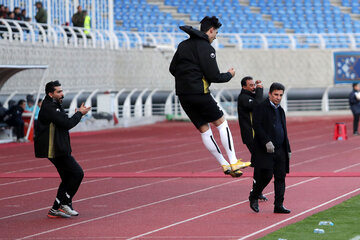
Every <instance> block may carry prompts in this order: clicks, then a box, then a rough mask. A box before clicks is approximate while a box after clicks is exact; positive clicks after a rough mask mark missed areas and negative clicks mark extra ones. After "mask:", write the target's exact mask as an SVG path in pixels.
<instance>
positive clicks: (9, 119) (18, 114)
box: [5, 105, 24, 126]
mask: <svg viewBox="0 0 360 240" xmlns="http://www.w3.org/2000/svg"><path fill="white" fill-rule="evenodd" d="M23 112H24V109H23V108H22V107H20V106H19V105H14V106H12V107H10V109H9V110H7V111H6V113H5V122H6V123H7V124H8V125H9V126H19V125H21V124H23V123H24V120H23V119H22V114H23Z"/></svg>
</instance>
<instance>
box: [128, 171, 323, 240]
mask: <svg viewBox="0 0 360 240" xmlns="http://www.w3.org/2000/svg"><path fill="white" fill-rule="evenodd" d="M318 178H319V177H315V178H311V179H308V180H305V181H302V182H299V183H295V184H293V185H290V186H288V187H286V188H292V187H296V186H298V185H301V184H303V183H307V182H310V181H313V180H316V179H318ZM272 193H274V192H269V193H267V194H265V195H269V194H272ZM248 201H249V200H244V201H241V202H237V203H234V204H231V205H228V206H226V207H222V208H219V209H216V210H213V211H210V212H207V213H204V214H201V215H198V216H196V217H192V218H188V219H185V220H182V221H179V222H176V223H173V224H170V225H167V226H164V227H162V228H158V229H155V230H152V231H149V232H146V233H143V234H140V235H137V236H134V237H131V238H128V239H127V240H132V239H137V238H140V237H144V236H146V235H149V234H152V233H155V232H159V231H162V230H165V229H168V228H171V227H174V226H177V225H180V224H183V223H186V222H190V221H192V220H195V219H198V218H202V217H205V216H208V215H210V214H213V213H217V212H220V211H223V210H226V209H229V208H232V207H236V206H237V205H240V204H243V203H246V202H248Z"/></svg>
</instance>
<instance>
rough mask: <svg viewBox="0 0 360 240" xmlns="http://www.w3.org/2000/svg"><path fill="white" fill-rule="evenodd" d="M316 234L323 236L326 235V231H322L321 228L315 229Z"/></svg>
mask: <svg viewBox="0 0 360 240" xmlns="http://www.w3.org/2000/svg"><path fill="white" fill-rule="evenodd" d="M314 233H319V234H323V233H325V230H324V229H321V228H315V229H314Z"/></svg>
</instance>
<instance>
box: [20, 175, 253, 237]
mask: <svg viewBox="0 0 360 240" xmlns="http://www.w3.org/2000/svg"><path fill="white" fill-rule="evenodd" d="M175 179H177V178H175ZM245 179H248V178H242V179H239V180H233V181H231V182H226V183H222V184H217V185H215V186H211V187H207V188H203V189H200V190H196V191H192V192H188V193H184V194H180V195H177V196H174V197H169V198H166V199H163V200H159V201H156V202H151V203H147V204H143V205H140V206H137V207H132V208H128V209H125V210H122V211H119V212H114V213H111V214H107V215H104V216H101V217H97V218H93V219H89V220H85V221H81V222H77V223H73V224H69V225H66V226H62V227H58V228H54V229H50V230H47V231H44V232H39V233H36V234H33V235H29V236H25V237H22V238H18V239H28V238H33V237H36V236H39V235H42V234H46V233H50V232H55V231H58V230H61V229H65V228H69V227H73V226H77V225H80V224H84V223H88V222H93V221H96V220H100V219H103V218H107V217H112V216H115V215H119V214H123V213H127V212H130V211H134V210H137V209H141V208H145V207H149V206H152V205H156V204H159V203H163V202H167V201H171V200H174V199H177V198H182V197H186V196H189V195H193V194H196V193H200V192H205V191H207V190H210V189H214V188H217V187H221V186H224V185H228V184H232V183H235V182H240V181H243V180H245ZM171 180H174V179H168V180H166V181H171ZM162 182H164V181H162ZM93 198H95V197H93Z"/></svg>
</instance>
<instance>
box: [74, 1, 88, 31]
mask: <svg viewBox="0 0 360 240" xmlns="http://www.w3.org/2000/svg"><path fill="white" fill-rule="evenodd" d="M84 20H85V18H84V13H83V11H82V8H81V6H80V5H79V6H78V7H77V12H76V13H75V14H74V15H73V16H72V18H71V21H72V23H73V26H74V27H80V28H83V27H84Z"/></svg>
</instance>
